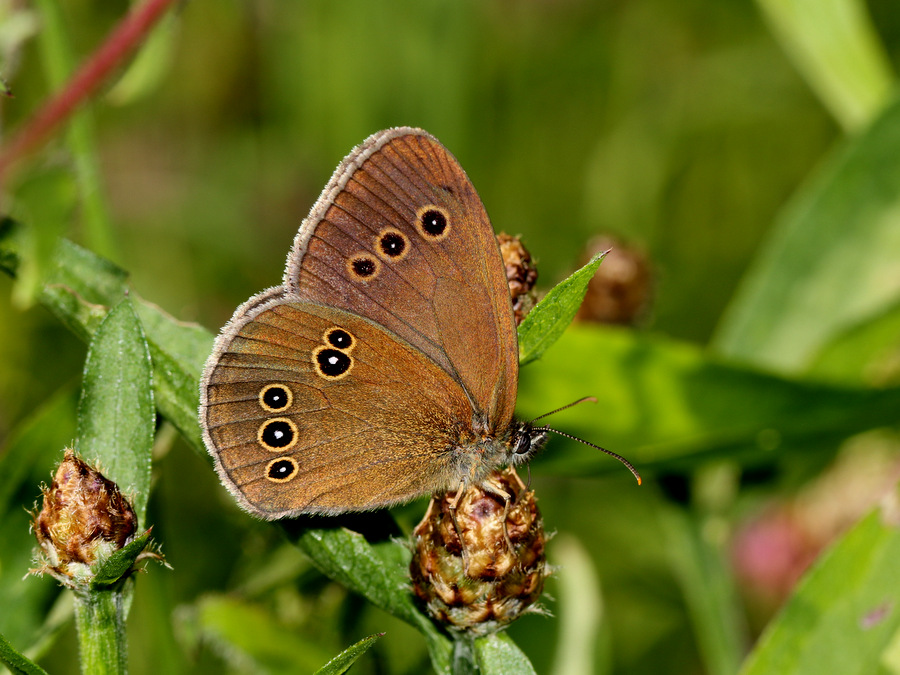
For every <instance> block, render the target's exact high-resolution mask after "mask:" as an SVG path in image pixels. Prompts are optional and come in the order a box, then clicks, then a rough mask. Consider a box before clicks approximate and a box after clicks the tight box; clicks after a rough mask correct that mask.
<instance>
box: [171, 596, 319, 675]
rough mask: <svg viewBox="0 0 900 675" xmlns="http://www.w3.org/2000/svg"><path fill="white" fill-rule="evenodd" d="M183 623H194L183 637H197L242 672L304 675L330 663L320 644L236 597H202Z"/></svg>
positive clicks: (188, 627) (259, 606)
mask: <svg viewBox="0 0 900 675" xmlns="http://www.w3.org/2000/svg"><path fill="white" fill-rule="evenodd" d="M181 618H182V621H185V620H186V621H189V622H190V623H191V624H193V625H188V626H185V627H183V629H182V631H181V632H185V631H184V628H187V629H188V630H187V632H189V633H191V632H194V633H197V634H198V636H199V637H201V638H202V640H203V641H204V642H205V643H207V644H209V645H211V646H212V647H213V648H214V649H215V650H216V651H218V652H219V653H220V655H221V656H222V658H223V659H224V660H225V661H226V662H227V663H229V664H231V665H232V666H234V667H235V669H236V670H239V671H240V672H260V673H284V674H292V673H296V674H297V675H304V674H306V673H311V672H314V670H315V669H316V668H318V667H319V666H320V664H321V663H323V662H324V661H325V660H327V659H328V658H329V653H328V652H327V651H326V650H325V649H324V648H323V647H322V646H321V645H319V644H317V643H316V642H314V641H312V640H310V639H309V638H308V637H306V636H304V635H302V634H299V633H298V632H297V631H296V630H292V629H291V628H289V627H288V626H285V625H284V624H283V623H281V622H280V621H278V620H277V619H276V617H275V616H273V615H272V613H270V612H269V611H268V610H266V609H265V608H264V607H263V606H261V605H257V604H254V603H252V602H247V601H246V600H242V599H240V598H235V597H229V596H224V595H206V596H204V597H202V598H201V599H200V600H199V601H197V603H196V605H195V606H194V608H193V611H192V612H191V613H190V614H189V615H185V614H183V615H182V617H181Z"/></svg>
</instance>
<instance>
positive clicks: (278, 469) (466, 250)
mask: <svg viewBox="0 0 900 675" xmlns="http://www.w3.org/2000/svg"><path fill="white" fill-rule="evenodd" d="M517 381H518V345H517V339H516V328H515V324H514V319H513V312H512V307H511V304H510V295H509V290H508V286H507V281H506V275H505V271H504V266H503V263H502V261H501V258H500V253H499V249H498V246H497V242H496V239H495V237H494V231H493V229H492V227H491V224H490V221H489V220H488V216H487V213H486V212H485V209H484V206H483V205H482V203H481V199H480V198H479V197H478V194H477V193H476V191H475V187H474V186H473V185H472V183H471V181H470V180H469V178H468V177H467V176H466V174H465V172H464V171H463V169H462V167H461V166H460V165H459V163H458V162H457V161H456V159H455V158H454V157H453V156H452V155H451V154H450V153H449V152H448V151H447V150H446V148H444V147H443V146H442V145H441V144H440V143H439V142H438V141H437V140H436V139H435V138H433V137H432V136H430V135H429V134H428V133H426V132H424V131H422V130H421V129H411V128H397V129H389V130H386V131H381V132H379V133H377V134H374V135H373V136H371V137H369V138H368V139H366V141H365V142H363V143H362V144H361V145H359V146H358V147H357V148H355V149H354V150H353V151H352V152H351V153H350V154H349V155H348V156H347V157H346V158H345V159H344V161H343V162H341V164H340V165H339V166H338V168H337V170H336V171H335V172H334V175H333V176H332V177H331V180H330V181H329V182H328V185H326V187H325V190H324V191H323V192H322V194H321V196H320V197H319V199H318V201H317V202H316V203H315V205H314V206H313V208H312V211H311V212H310V214H309V216H308V217H307V218H306V220H304V221H303V223H302V224H301V226H300V231H299V232H298V233H297V237H296V239H295V240H294V246H293V249H292V250H291V252H290V254H289V256H288V260H287V268H286V270H285V273H284V281H283V283H282V285H281V286H277V287H275V288H270V289H269V290H266V291H263V292H262V293H260V294H259V295H256V296H254V297H252V298H250V300H248V301H247V302H245V303H244V304H243V305H241V306H240V307H238V309H237V311H235V313H234V316H233V317H232V318H231V320H230V321H229V322H228V324H227V325H226V326H225V327H224V328H223V330H222V333H221V334H220V335H219V337H218V338H217V340H216V343H215V347H214V350H213V353H212V355H211V356H210V357H209V360H208V361H207V363H206V368H205V370H204V373H203V378H202V381H201V388H200V397H201V405H200V423H201V425H202V427H203V436H204V440H205V442H206V445H207V447H208V448H209V451H210V453H211V454H212V455H213V457H214V458H215V462H216V469H217V471H218V473H219V476H220V477H221V479H222V482H223V483H224V484H225V486H226V487H227V488H228V489H229V490H230V491H231V492H232V494H234V496H235V497H236V498H237V500H238V502H240V504H241V505H242V506H243V507H244V508H245V509H247V510H248V511H250V512H251V513H254V514H256V515H258V516H260V517H262V518H268V519H273V518H281V517H285V516H293V515H299V514H337V513H342V512H346V511H364V510H369V509H376V508H380V507H384V506H390V505H392V504H397V503H400V502H404V501H408V500H410V499H412V498H414V497H418V496H420V495H423V494H427V493H432V492H439V491H444V490H448V489H454V488H462V487H464V486H466V485H473V484H481V483H482V482H483V481H484V480H485V478H486V477H487V476H488V474H489V473H490V472H492V471H493V470H495V469H497V468H498V467H500V466H503V465H507V464H518V463H521V462H524V461H526V460H527V459H528V457H529V456H530V455H531V454H533V453H534V452H535V451H536V450H537V449H538V448H540V447H541V446H542V445H543V443H544V441H545V440H546V434H547V431H548V429H547V428H546V427H533V426H531V425H530V424H528V423H525V422H520V421H517V420H515V419H514V418H513V409H514V407H515V403H516V387H517Z"/></svg>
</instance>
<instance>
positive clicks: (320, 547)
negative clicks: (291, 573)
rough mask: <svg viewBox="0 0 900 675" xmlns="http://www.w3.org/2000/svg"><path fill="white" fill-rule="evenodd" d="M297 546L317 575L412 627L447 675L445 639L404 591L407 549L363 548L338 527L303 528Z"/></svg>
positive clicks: (359, 540) (393, 546) (391, 545)
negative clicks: (320, 574) (310, 561)
mask: <svg viewBox="0 0 900 675" xmlns="http://www.w3.org/2000/svg"><path fill="white" fill-rule="evenodd" d="M296 543H297V545H298V546H299V547H300V548H301V550H303V551H304V552H305V553H306V554H307V555H308V556H309V557H310V558H311V559H312V561H313V563H314V564H315V565H316V566H317V567H318V568H319V569H320V570H322V572H324V573H325V574H327V575H328V576H329V577H331V578H332V579H334V580H335V581H338V582H339V583H341V584H343V585H344V586H346V587H347V588H349V589H350V590H352V591H355V592H356V593H359V594H360V595H362V596H363V597H365V598H366V599H368V600H369V601H370V602H371V603H372V604H374V605H376V606H378V607H381V608H382V609H384V610H385V611H387V612H390V613H391V614H393V615H394V616H396V617H398V618H400V619H403V620H404V621H406V622H407V623H409V624H411V625H413V626H414V627H415V628H417V629H418V630H419V631H420V632H421V633H422V634H423V635H424V636H425V641H426V642H427V644H428V651H429V653H430V655H431V663H432V667H433V668H434V670H435V671H436V672H437V673H439V674H444V673H449V672H450V654H451V651H452V646H451V644H450V641H449V640H448V639H447V638H446V637H445V636H444V635H443V634H442V633H441V632H440V631H438V630H437V628H436V627H435V625H434V624H433V623H432V622H431V620H430V619H428V617H426V616H425V615H424V614H422V613H421V612H420V611H419V608H418V607H417V605H416V603H415V601H414V599H413V595H412V591H411V589H410V588H409V572H408V570H409V551H408V550H407V549H406V548H405V547H403V546H400V545H399V544H395V543H385V544H380V545H378V546H377V547H376V546H372V545H371V544H369V543H368V542H367V541H366V539H365V538H364V537H363V536H362V535H361V534H358V533H356V532H351V531H350V530H347V529H344V528H338V529H328V530H320V529H316V530H306V531H304V532H302V533H301V534H300V535H299V536H298V537H297V539H296Z"/></svg>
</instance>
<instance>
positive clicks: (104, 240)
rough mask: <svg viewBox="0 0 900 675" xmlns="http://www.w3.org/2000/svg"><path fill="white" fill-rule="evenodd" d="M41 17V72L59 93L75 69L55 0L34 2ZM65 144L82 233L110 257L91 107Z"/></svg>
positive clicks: (72, 123) (73, 124)
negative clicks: (70, 156)
mask: <svg viewBox="0 0 900 675" xmlns="http://www.w3.org/2000/svg"><path fill="white" fill-rule="evenodd" d="M36 4H37V6H38V8H39V10H40V14H41V28H42V30H41V31H40V32H39V33H38V44H39V46H40V49H41V54H42V56H43V65H44V71H45V72H46V73H47V75H48V80H49V81H50V84H51V86H52V88H53V89H59V88H61V87H62V86H63V84H64V83H65V82H66V81H67V80H68V79H69V77H70V75H71V73H72V71H74V69H75V58H74V57H73V55H72V49H71V47H70V45H69V37H68V35H67V32H66V28H67V25H66V21H65V19H64V17H63V15H62V6H61V5H60V4H59V3H57V2H55V1H54V0H37V3H36ZM66 143H67V145H68V147H69V150H70V151H71V153H72V157H73V159H74V167H75V178H76V180H77V183H78V191H79V193H80V195H79V197H80V203H81V213H82V216H83V218H84V230H85V233H86V235H87V238H88V243H89V245H90V247H91V249H92V250H94V251H97V252H98V253H100V254H101V255H104V256H108V257H111V256H112V255H113V253H114V250H115V248H114V244H113V234H112V226H111V221H110V218H109V213H108V211H107V208H106V202H105V201H104V199H103V189H102V184H101V180H100V168H99V163H98V161H97V151H96V143H95V142H94V126H93V120H92V118H91V110H90V106H81V107H80V108H79V109H78V110H76V111H75V112H74V113H73V115H72V117H71V119H70V120H69V123H68V127H67V129H66Z"/></svg>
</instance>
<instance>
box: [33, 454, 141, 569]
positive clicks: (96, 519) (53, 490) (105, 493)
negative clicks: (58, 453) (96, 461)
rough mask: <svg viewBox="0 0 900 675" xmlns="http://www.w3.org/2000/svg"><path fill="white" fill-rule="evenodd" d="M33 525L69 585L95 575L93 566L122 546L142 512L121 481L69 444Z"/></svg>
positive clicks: (48, 561)
mask: <svg viewBox="0 0 900 675" xmlns="http://www.w3.org/2000/svg"><path fill="white" fill-rule="evenodd" d="M42 492H43V495H44V503H43V507H42V508H41V510H40V512H38V513H37V514H34V518H33V521H32V528H33V529H34V533H35V536H36V537H37V540H38V543H39V544H40V545H41V549H42V550H43V553H44V561H43V565H42V567H41V568H39V569H38V570H36V572H38V573H43V572H49V573H50V574H52V575H53V576H54V577H56V578H57V579H58V580H59V581H60V582H62V583H64V584H65V585H67V586H73V587H74V586H77V585H79V584H83V583H86V582H88V581H90V579H91V578H92V576H93V573H92V570H91V568H92V567H93V566H94V565H95V564H96V563H98V562H103V561H104V560H106V559H107V558H109V556H110V555H111V554H112V553H113V552H115V551H117V550H119V549H121V548H122V547H123V546H125V544H126V543H128V542H129V541H130V540H131V539H132V538H133V537H134V533H135V531H136V529H137V516H136V515H135V513H134V510H133V509H132V508H131V504H129V502H128V500H127V499H125V497H124V496H123V495H122V493H121V492H119V488H118V486H117V485H116V484H115V483H114V482H112V481H111V480H108V479H107V478H106V477H104V476H103V474H101V473H100V472H99V471H97V470H96V469H94V468H93V467H91V466H90V465H89V464H87V463H86V462H84V461H83V460H82V459H81V458H79V457H78V456H77V455H76V454H75V451H74V450H71V449H67V450H66V452H65V456H64V458H63V461H62V463H61V464H60V465H59V468H58V469H57V470H56V475H55V476H54V477H53V482H52V483H51V485H50V487H46V486H45V487H43V488H42Z"/></svg>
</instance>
